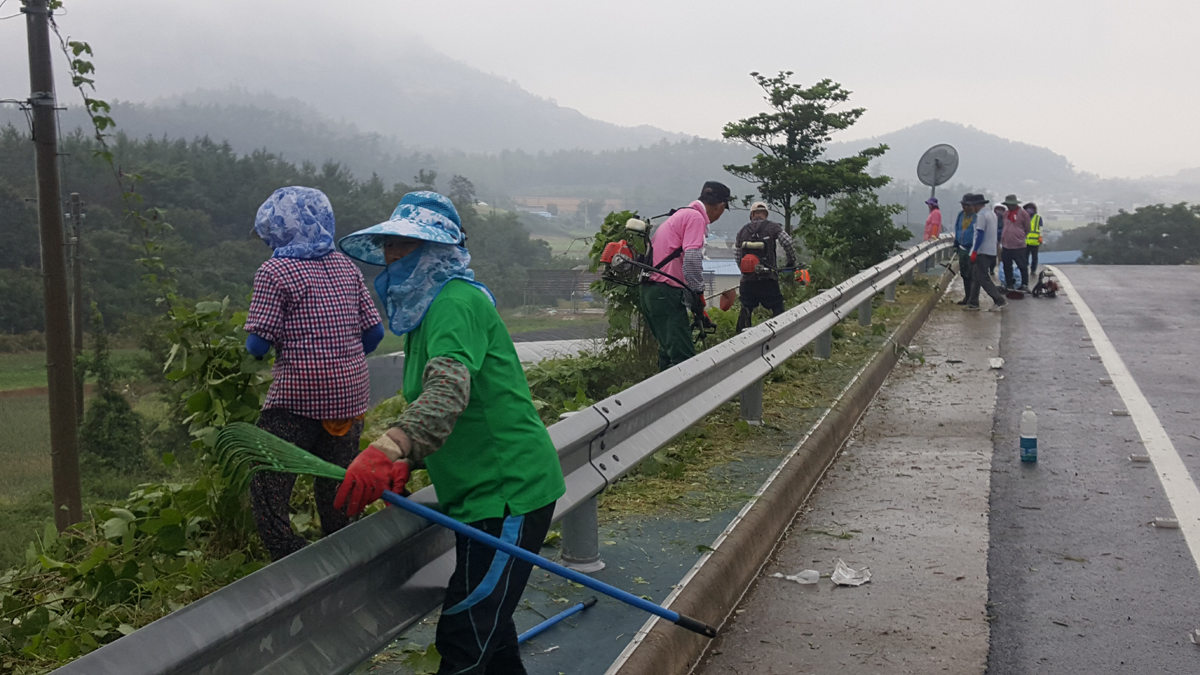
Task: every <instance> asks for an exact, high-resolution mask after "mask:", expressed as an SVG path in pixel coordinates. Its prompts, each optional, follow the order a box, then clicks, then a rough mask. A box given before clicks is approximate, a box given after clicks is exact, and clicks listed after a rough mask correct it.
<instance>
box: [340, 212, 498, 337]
mask: <svg viewBox="0 0 1200 675" xmlns="http://www.w3.org/2000/svg"><path fill="white" fill-rule="evenodd" d="M388 236H393V237H407V238H409V239H417V240H420V241H422V242H424V243H423V244H421V246H420V247H419V248H418V249H417V250H415V251H413V252H412V253H409V254H408V255H406V256H404V257H403V258H401V259H400V260H397V261H396V262H394V263H392V264H391V265H388V266H387V267H386V268H385V269H384V270H383V271H382V272H380V273H379V276H377V277H375V292H376V293H378V294H379V299H380V300H382V301H383V306H384V309H385V310H386V311H387V316H388V326H389V327H390V328H391V329H392V332H393V333H395V334H396V335H404V334H405V333H408V332H411V331H412V330H413V329H414V328H416V327H417V326H419V325H421V321H422V320H424V318H425V313H426V312H428V311H429V306H430V305H431V304H433V300H434V298H436V297H437V296H438V293H441V292H442V289H443V288H445V287H446V284H448V283H450V281H451V280H453V279H462V280H463V281H465V282H467V283H469V284H471V285H472V286H475V287H476V288H478V289H479V290H480V291H482V292H483V293H484V294H486V295H487V297H488V300H491V302H492V304H493V305H495V304H496V296H494V295H492V292H491V291H489V290H488V287H487V286H484V285H483V284H481V283H479V282H478V281H475V273H474V272H472V271H471V269H470V265H471V254H470V253H468V252H467V249H466V248H464V247H463V246H462V243H463V242H464V241H465V237H464V236H463V232H462V219H461V218H459V216H458V210H457V209H455V208H454V204H453V203H452V202H451V201H450V200H449V199H447V198H446V197H445V196H443V195H440V194H438V193H436V192H430V191H420V192H410V193H408V194H406V195H404V198H403V199H401V200H400V204H398V205H397V206H396V210H395V211H393V212H392V217H391V218H390V219H388V220H387V221H386V222H383V223H380V224H378V225H375V226H373V227H368V228H366V229H365V230H359V231H358V232H355V233H353V234H349V235H346V236H345V237H342V238H341V240H340V241H338V248H340V249H341V250H342V252H343V253H345V254H346V255H348V256H350V257H351V258H354V259H356V260H361V261H363V262H365V263H369V264H371V265H383V264H385V259H384V255H383V243H384V238H385V237H388Z"/></svg>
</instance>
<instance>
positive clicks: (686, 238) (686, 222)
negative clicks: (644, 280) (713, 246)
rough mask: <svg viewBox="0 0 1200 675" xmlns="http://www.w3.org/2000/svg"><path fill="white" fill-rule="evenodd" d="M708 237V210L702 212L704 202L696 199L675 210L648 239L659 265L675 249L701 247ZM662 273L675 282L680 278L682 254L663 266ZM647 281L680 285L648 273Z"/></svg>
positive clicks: (656, 262)
mask: <svg viewBox="0 0 1200 675" xmlns="http://www.w3.org/2000/svg"><path fill="white" fill-rule="evenodd" d="M707 234H708V211H706V210H705V209H704V202H701V201H700V200H698V199H697V200H696V201H694V202H692V203H691V204H688V206H687V208H684V209H679V210H678V211H676V212H675V215H673V216H671V217H670V218H667V219H666V220H665V221H663V224H662V225H659V226H658V227H657V228H656V229H655V230H654V234H653V236H651V238H650V241H651V243H652V245H653V246H654V264H655V265H658V264H659V263H660V262H662V260H663V259H664V258H666V257H667V256H669V255H671V253H672V252H673V251H675V250H676V249H683V250H684V251H690V250H692V249H702V248H704V237H705V235H707ZM662 271H663V272H665V273H666V274H670V275H671V276H673V277H675V278H676V279H683V255H682V253H681V254H680V255H678V256H676V257H675V259H674V260H672V261H671V262H669V263H667V264H666V265H663V267H662ZM650 280H651V281H657V282H661V283H664V284H670V285H671V286H679V284H678V283H676V282H675V281H674V280H672V279H668V278H667V277H665V276H663V275H661V274H651V275H650ZM681 288H682V287H681Z"/></svg>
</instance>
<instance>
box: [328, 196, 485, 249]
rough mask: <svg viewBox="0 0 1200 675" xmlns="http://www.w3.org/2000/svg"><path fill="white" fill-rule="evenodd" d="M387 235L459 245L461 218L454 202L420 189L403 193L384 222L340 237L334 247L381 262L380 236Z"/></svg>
mask: <svg viewBox="0 0 1200 675" xmlns="http://www.w3.org/2000/svg"><path fill="white" fill-rule="evenodd" d="M388 235H392V236H399V237H411V238H412V239H419V240H421V241H430V242H433V243H435V244H458V245H461V244H462V243H463V241H464V238H463V232H462V220H461V219H460V218H459V217H458V211H457V210H455V208H454V204H453V203H452V202H451V201H450V200H449V199H448V198H446V197H445V196H443V195H441V194H438V193H436V192H430V191H428V190H423V191H419V192H410V193H408V194H406V195H404V198H403V199H401V200H400V203H399V204H398V205H397V206H396V210H395V211H393V212H392V217H391V218H390V219H388V220H387V221H385V222H382V223H379V224H378V225H374V226H371V227H368V228H366V229H363V230H359V231H358V232H355V233H353V234H348V235H346V236H344V237H342V238H341V239H340V240H339V241H338V248H340V249H341V250H342V252H343V253H345V254H346V255H348V256H350V257H351V258H354V259H355V260H361V261H363V262H365V263H367V264H369V265H383V264H384V258H383V238H384V237H385V236H388Z"/></svg>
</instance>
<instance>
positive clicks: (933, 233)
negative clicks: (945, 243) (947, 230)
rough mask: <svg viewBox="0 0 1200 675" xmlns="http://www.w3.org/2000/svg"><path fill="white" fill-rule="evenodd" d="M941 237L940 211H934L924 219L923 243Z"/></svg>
mask: <svg viewBox="0 0 1200 675" xmlns="http://www.w3.org/2000/svg"><path fill="white" fill-rule="evenodd" d="M940 236H942V210H941V209H934V210H932V211H930V212H929V217H928V218H926V219H925V241H929V240H930V239H937V238H938V237H940Z"/></svg>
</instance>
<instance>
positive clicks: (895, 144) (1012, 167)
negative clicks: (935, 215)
mask: <svg viewBox="0 0 1200 675" xmlns="http://www.w3.org/2000/svg"><path fill="white" fill-rule="evenodd" d="M880 143H886V144H887V145H888V147H889V148H890V149H889V150H888V152H887V154H885V155H884V156H883V157H881V158H880V159H879V160H877V161H876V162H873V163H872V169H873V170H878V171H880V172H882V173H884V174H886V175H889V176H891V177H893V178H894V179H896V180H899V181H908V182H911V183H917V161H918V160H920V158H921V155H922V154H924V152H925V151H926V150H928V149H929V148H930V147H932V146H934V145H937V144H939V143H949V144H950V145H953V146H954V147H955V149H956V150H958V157H959V165H958V171H957V172H956V173H955V174H954V177H953V178H952V179H951V180H952V182H953V183H956V184H964V185H973V186H977V187H980V188H987V189H990V190H992V191H998V192H1017V193H1039V194H1049V193H1055V192H1060V191H1066V190H1070V189H1072V188H1073V187H1074V186H1075V185H1076V184H1077V182H1078V180H1079V179H1080V174H1079V173H1078V172H1076V171H1075V168H1074V167H1073V166H1072V165H1071V162H1070V161H1069V160H1068V159H1067V158H1066V157H1063V156H1062V155H1059V154H1057V153H1055V152H1054V151H1052V150H1050V149H1048V148H1043V147H1039V146H1036V145H1030V144H1029V143H1021V142H1019V141H1010V140H1008V139H1006V138H1002V137H1000V136H997V135H995V134H990V133H987V132H986V131H981V130H979V129H976V128H975V127H968V126H964V125H962V124H956V123H954V122H944V121H942V120H926V121H924V122H921V123H919V124H914V125H913V126H911V127H905V128H903V129H900V130H898V131H893V132H891V133H888V134H884V135H882V136H876V137H874V138H865V139H862V140H858V141H848V142H840V143H833V144H831V145H830V146H829V155H830V156H832V157H842V156H845V155H849V154H852V153H854V152H857V151H858V150H861V149H863V148H868V147H872V146H875V145H879V144H880Z"/></svg>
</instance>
